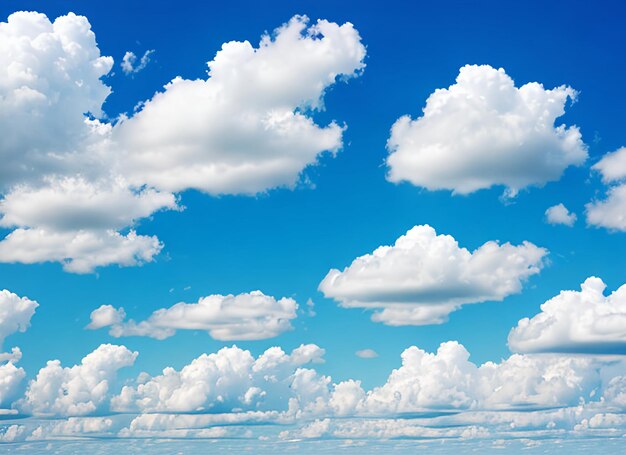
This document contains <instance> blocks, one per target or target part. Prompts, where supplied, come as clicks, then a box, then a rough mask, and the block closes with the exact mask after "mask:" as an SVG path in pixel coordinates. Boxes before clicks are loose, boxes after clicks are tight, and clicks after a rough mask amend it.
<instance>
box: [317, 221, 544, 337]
mask: <svg viewBox="0 0 626 455" xmlns="http://www.w3.org/2000/svg"><path fill="white" fill-rule="evenodd" d="M547 253H548V252H547V250H545V249H544V248H540V247H537V246H536V245H534V244H532V243H530V242H524V243H522V244H521V245H518V246H514V245H511V244H510V243H505V244H502V245H500V244H498V242H495V241H490V242H487V243H485V244H484V245H482V246H481V247H479V248H477V249H476V250H474V251H473V252H470V251H469V250H467V249H466V248H462V247H460V246H459V244H458V243H457V241H456V240H455V239H454V238H453V237H452V236H449V235H437V232H436V231H435V230H434V229H433V228H432V227H430V226H428V225H424V226H415V227H414V228H412V229H411V230H409V231H408V232H407V233H406V234H405V235H403V236H401V237H400V238H398V239H397V240H396V242H395V244H394V245H393V246H381V247H379V248H377V249H376V250H375V251H374V252H373V253H372V254H366V255H364V256H361V257H358V258H356V259H355V260H354V261H353V262H352V264H351V265H349V266H348V267H346V268H345V269H344V270H343V271H340V270H337V269H332V270H331V271H330V272H328V274H327V275H326V277H325V278H324V280H323V281H322V282H321V283H320V285H319V289H320V291H322V292H323V293H324V295H325V296H326V297H329V298H333V299H335V300H337V301H339V302H340V303H341V306H343V307H345V308H369V309H373V310H375V311H376V312H375V313H374V315H373V316H372V320H374V321H376V322H383V323H385V324H388V325H424V324H441V323H443V322H445V321H446V320H447V318H448V315H449V314H450V313H451V312H453V311H455V310H457V309H458V308H460V307H461V306H462V305H464V304H468V303H479V302H485V301H493V300H496V301H500V300H503V299H504V298H505V297H507V296H508V295H511V294H515V293H518V292H520V291H521V290H522V286H523V283H524V281H525V280H527V279H528V278H529V277H530V276H532V275H535V274H537V273H539V271H540V269H541V267H542V265H543V258H544V257H545V256H546V254H547Z"/></svg>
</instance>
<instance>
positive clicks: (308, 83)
mask: <svg viewBox="0 0 626 455" xmlns="http://www.w3.org/2000/svg"><path fill="white" fill-rule="evenodd" d="M364 57H365V47H364V46H363V44H361V38H360V36H359V34H358V32H357V31H356V29H355V28H354V27H353V26H352V24H349V23H346V24H343V25H338V24H335V23H332V22H328V21H325V20H320V21H318V22H317V23H315V24H314V25H310V26H309V25H308V19H307V18H306V17H304V16H296V17H294V18H293V19H291V20H290V21H289V22H288V23H287V24H284V25H283V26H281V27H279V28H278V29H276V31H275V33H274V35H273V36H269V35H265V36H263V37H262V38H261V42H260V44H259V46H258V47H257V48H255V47H253V46H252V45H251V44H250V43H249V42H248V41H244V42H237V41H231V42H228V43H225V44H224V45H223V46H222V49H221V50H220V51H219V52H218V53H217V54H216V56H215V58H214V59H213V60H212V61H211V62H209V64H208V65H209V71H208V75H209V77H208V79H206V80H187V79H183V78H181V77H177V78H175V79H174V80H173V81H172V82H170V83H169V84H168V85H166V86H165V91H164V92H163V93H158V94H156V95H155V96H154V97H153V98H152V99H151V100H149V101H147V102H146V103H145V105H144V106H143V109H142V110H141V112H139V113H137V114H135V115H134V116H133V117H132V118H130V119H128V120H127V121H124V122H121V124H120V125H119V126H118V127H116V128H115V131H114V134H113V136H114V138H115V141H116V142H117V143H118V144H119V145H120V147H121V148H122V149H124V150H125V151H126V154H127V155H126V156H125V158H124V166H125V170H124V172H125V173H127V174H128V176H129V178H130V179H131V181H132V182H133V183H137V184H148V185H151V186H155V187H157V188H160V189H162V190H167V191H181V190H184V189H187V188H196V189H199V190H202V191H204V192H207V193H211V194H254V193H257V192H260V191H264V190H267V189H270V188H274V187H278V186H292V185H294V184H295V183H296V182H297V181H298V179H299V176H300V174H301V172H302V171H303V169H304V168H306V167H307V166H309V165H312V164H314V163H315V162H316V161H317V159H318V156H319V155H320V154H321V153H322V152H324V151H329V152H331V153H334V152H336V151H337V150H339V149H340V148H341V146H342V132H343V128H342V127H341V126H339V125H338V124H336V123H334V122H333V123H330V124H329V125H327V126H319V125H317V124H316V123H315V121H314V119H313V118H312V117H311V115H310V111H312V110H316V109H321V108H322V107H323V96H324V93H325V90H326V88H328V87H329V86H331V85H332V84H334V83H335V82H336V80H337V79H338V78H349V77H353V76H356V75H358V74H359V73H360V71H361V70H362V69H363V68H364V63H363V59H364Z"/></svg>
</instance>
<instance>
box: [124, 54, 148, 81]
mask: <svg viewBox="0 0 626 455" xmlns="http://www.w3.org/2000/svg"><path fill="white" fill-rule="evenodd" d="M152 54H154V49H149V50H147V51H146V52H144V54H143V55H142V56H141V58H140V59H139V63H138V64H137V56H136V55H135V53H134V52H131V51H127V52H126V53H125V54H124V57H123V58H122V63H121V66H122V71H123V72H124V74H126V75H128V74H133V73H138V72H139V71H141V70H143V69H144V68H145V67H146V66H148V63H150V56H151V55H152Z"/></svg>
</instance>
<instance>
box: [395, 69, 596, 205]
mask: <svg viewBox="0 0 626 455" xmlns="http://www.w3.org/2000/svg"><path fill="white" fill-rule="evenodd" d="M576 96H577V92H576V91H575V90H574V89H572V88H570V87H567V86H561V87H557V88H554V89H552V90H546V89H545V88H544V87H543V85H541V84H539V83H535V82H533V83H529V84H525V85H523V86H521V87H519V88H517V87H516V86H515V83H514V82H513V79H511V77H509V76H508V75H507V74H506V73H505V71H504V70H503V69H495V68H492V67H491V66H488V65H481V66H476V65H467V66H464V67H463V68H461V70H460V72H459V75H458V76H457V78H456V83H455V84H453V85H451V86H450V87H448V88H447V89H437V90H436V91H435V92H433V93H432V94H431V95H430V96H429V98H428V100H427V101H426V107H425V108H424V110H423V115H422V116H421V117H419V118H417V119H416V120H413V119H411V117H409V116H404V117H401V118H400V119H398V120H397V121H396V123H395V124H394V125H393V127H392V129H391V135H390V137H389V140H388V143H387V148H388V150H389V156H388V158H387V165H388V167H389V172H388V174H387V178H388V180H390V181H391V182H401V181H407V182H410V183H412V184H413V185H417V186H421V187H424V188H427V189H429V190H440V189H449V190H453V191H454V192H455V193H461V194H467V193H471V192H473V191H477V190H480V189H483V188H490V187H492V186H494V185H504V186H505V187H507V192H508V193H509V194H510V195H514V194H515V193H517V191H519V190H520V189H522V188H525V187H527V186H530V185H543V184H545V183H546V182H549V181H553V180H558V179H559V178H560V176H561V174H562V173H563V171H564V170H565V169H566V168H567V167H568V166H572V165H580V164H582V163H583V162H584V161H585V160H586V158H587V147H586V145H585V144H584V143H583V141H582V138H581V134H580V131H579V130H578V128H577V127H576V126H570V127H567V126H565V125H559V126H556V127H555V120H556V119H557V118H558V117H560V116H562V115H563V114H564V113H565V105H566V103H567V101H568V99H570V100H572V101H575V99H576Z"/></svg>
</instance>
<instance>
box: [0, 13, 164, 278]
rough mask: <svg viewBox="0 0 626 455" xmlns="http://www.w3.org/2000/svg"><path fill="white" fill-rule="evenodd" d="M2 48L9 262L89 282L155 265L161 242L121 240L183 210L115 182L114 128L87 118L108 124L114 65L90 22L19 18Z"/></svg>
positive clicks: (0, 111)
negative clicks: (54, 266) (52, 266)
mask: <svg viewBox="0 0 626 455" xmlns="http://www.w3.org/2000/svg"><path fill="white" fill-rule="evenodd" d="M0 41H1V42H2V43H3V44H2V46H0V60H2V61H3V62H6V64H3V65H2V69H0V135H2V137H3V141H2V144H1V145H0V156H1V157H2V160H3V167H2V170H1V171H0V193H3V194H4V198H3V199H2V200H1V201H0V215H1V217H2V218H1V220H0V224H1V225H2V227H5V228H8V229H14V230H13V231H12V232H10V233H9V234H8V235H7V236H6V237H5V238H4V239H2V240H1V241H0V261H2V262H22V263H33V262H45V261H56V262H61V263H63V264H64V267H65V269H66V270H68V271H71V272H79V273H84V272H91V271H93V269H94V268H95V267H98V266H105V265H109V264H120V265H126V266H128V265H137V264H140V263H142V262H147V261H151V260H153V258H154V256H155V255H156V254H158V253H159V251H160V250H161V248H162V245H161V243H160V242H159V241H158V239H157V238H156V237H151V236H142V235H137V234H136V233H135V232H130V233H121V232H119V231H120V230H121V229H125V228H127V227H128V226H133V225H134V223H135V222H136V221H137V220H138V219H140V218H144V217H146V216H149V215H151V214H152V213H153V212H155V211H157V210H160V209H171V208H176V201H175V199H174V196H173V195H171V194H168V193H160V192H158V191H156V190H153V189H146V188H140V189H133V188H131V187H130V186H129V185H128V184H127V183H126V182H125V181H124V179H123V178H122V177H120V176H116V175H113V174H111V169H112V168H113V167H114V162H115V154H114V153H113V150H114V149H113V148H112V146H111V145H110V133H111V125H108V124H105V123H102V122H101V121H100V120H97V119H89V118H87V117H86V116H85V114H86V113H90V114H92V115H94V116H96V117H102V116H104V113H103V112H102V109H101V106H102V104H103V103H104V100H105V99H106V97H107V96H108V95H109V93H110V92H111V90H110V88H109V87H107V86H106V85H105V84H104V83H103V82H102V80H101V78H102V76H105V75H106V74H108V72H109V71H110V69H111V67H112V65H113V59H111V57H102V56H100V51H99V49H98V46H97V44H96V39H95V35H94V33H93V32H92V31H91V26H90V24H89V21H88V20H87V19H86V18H85V17H81V16H76V15H75V14H72V13H70V14H68V15H67V16H62V17H59V18H57V19H56V20H55V21H54V22H50V21H49V20H48V18H47V17H46V16H44V15H42V14H38V13H27V12H19V13H15V14H12V15H11V16H9V19H8V21H7V22H6V23H0Z"/></svg>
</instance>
